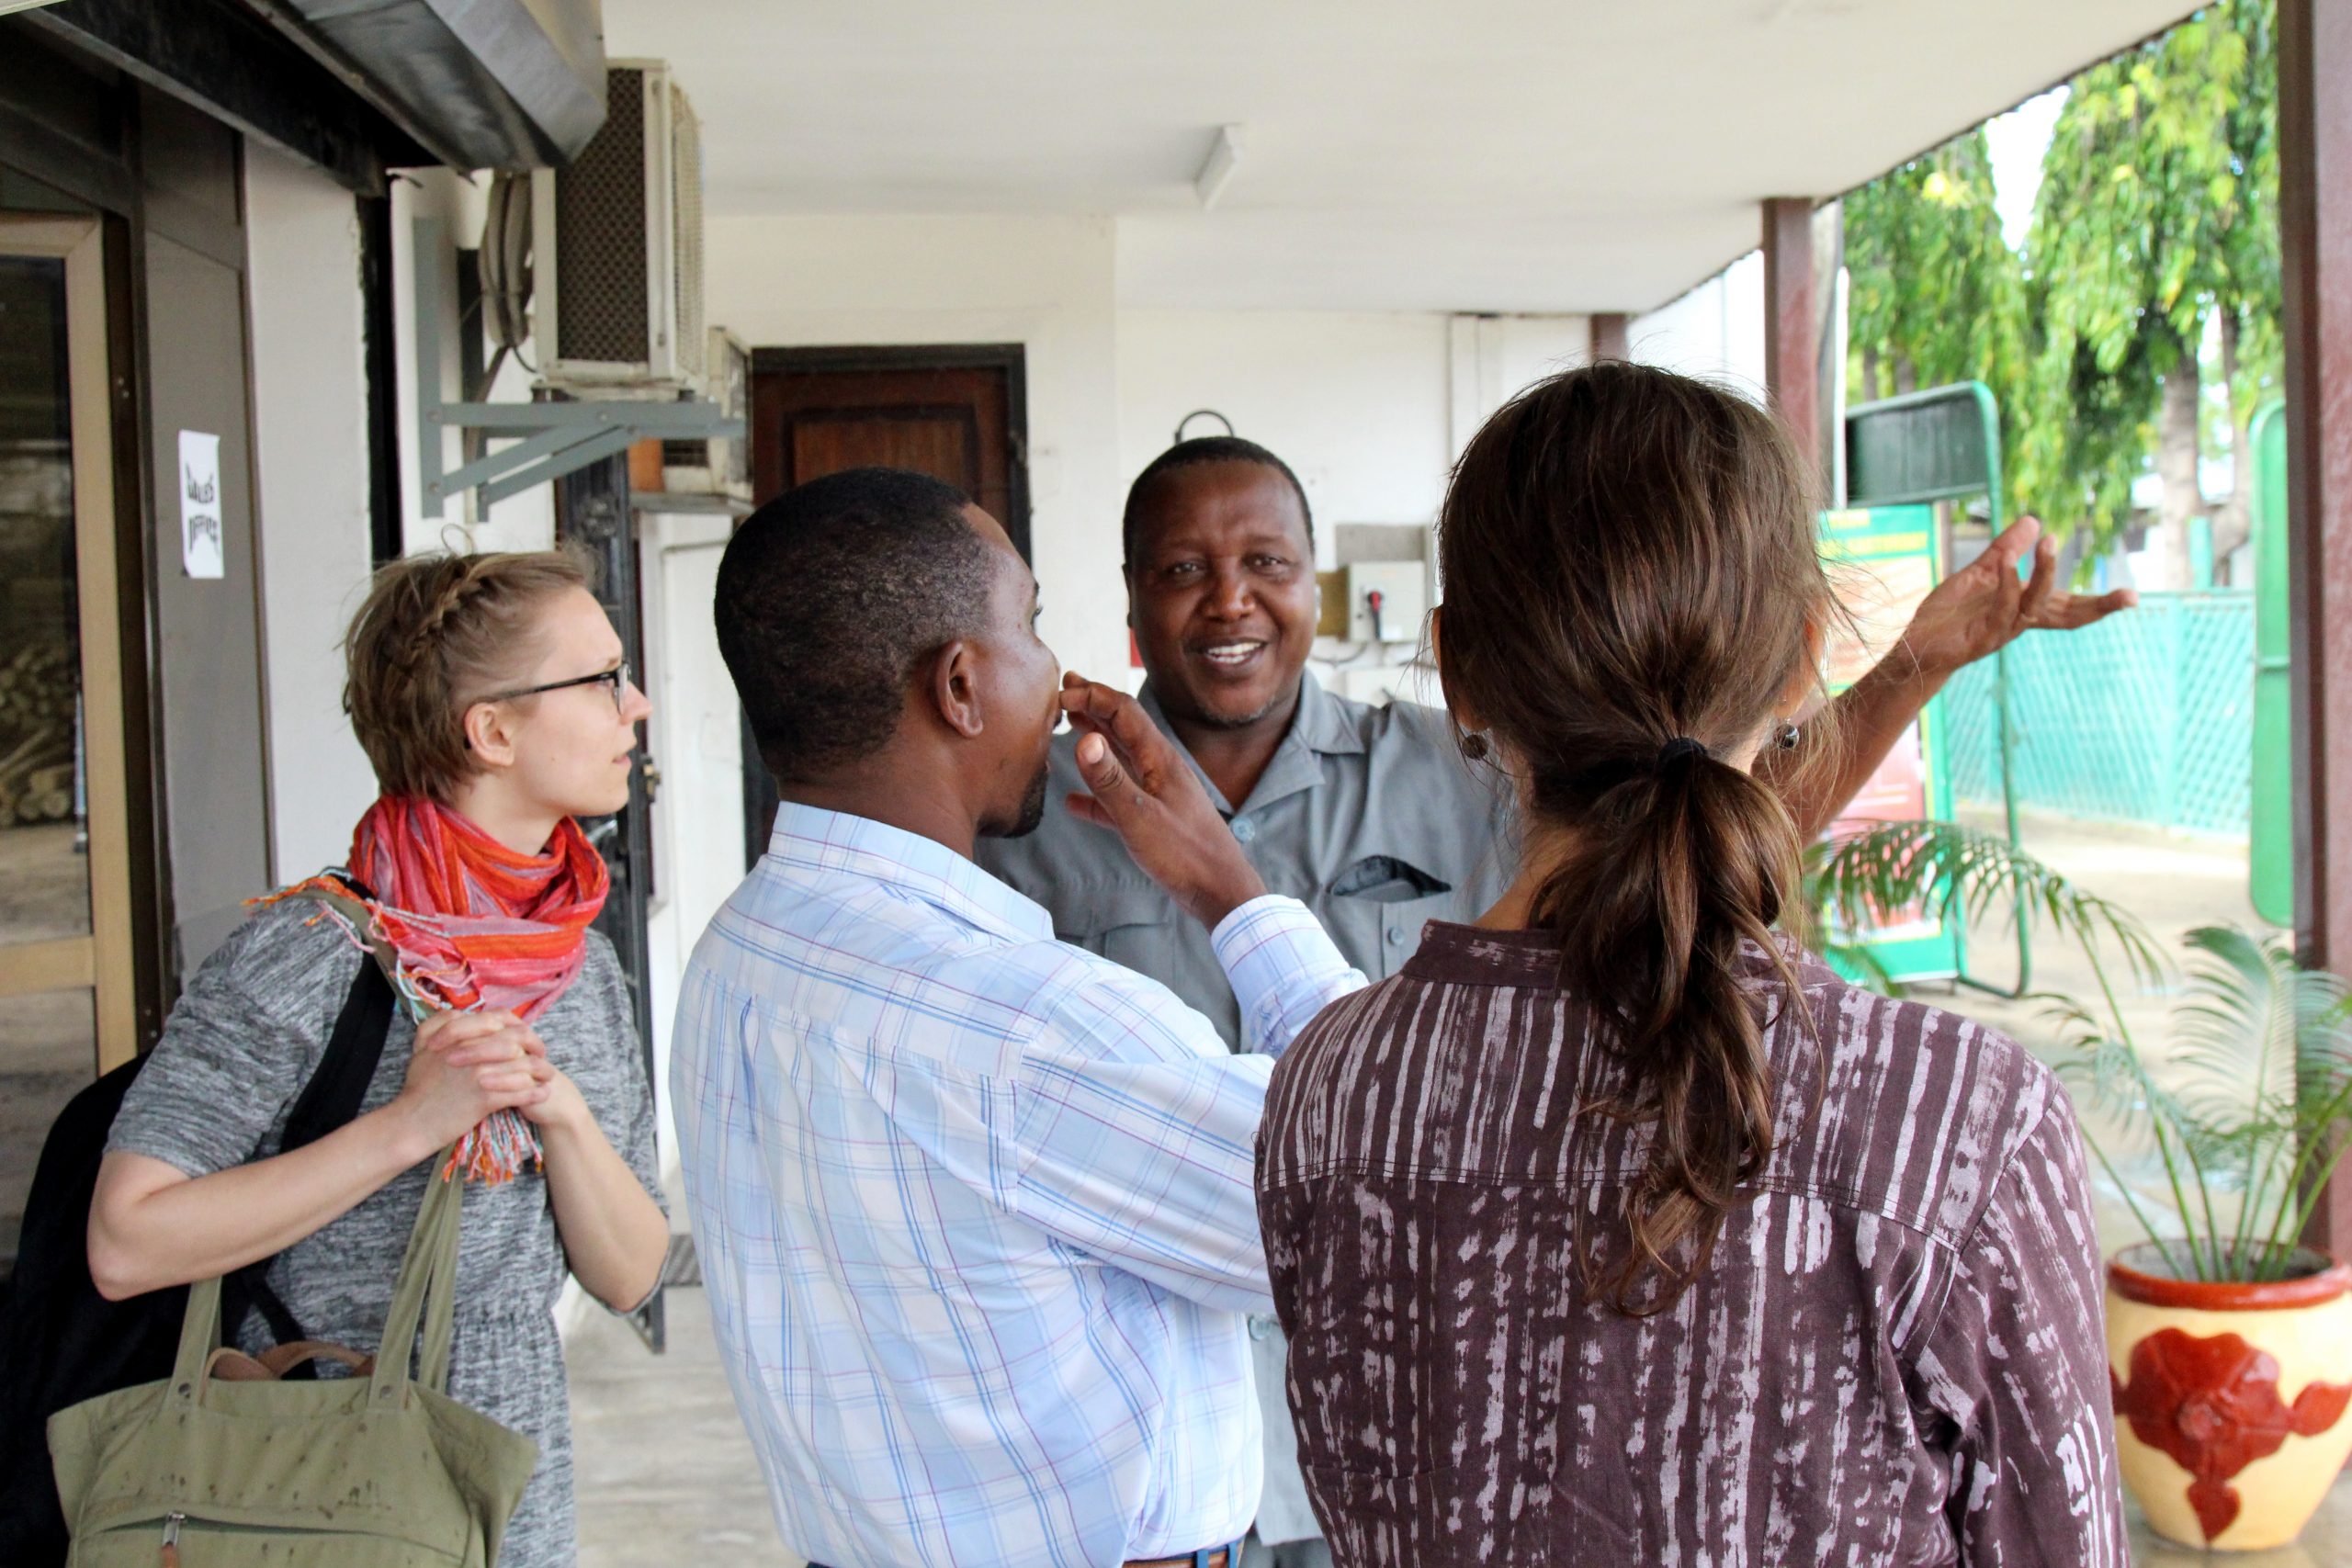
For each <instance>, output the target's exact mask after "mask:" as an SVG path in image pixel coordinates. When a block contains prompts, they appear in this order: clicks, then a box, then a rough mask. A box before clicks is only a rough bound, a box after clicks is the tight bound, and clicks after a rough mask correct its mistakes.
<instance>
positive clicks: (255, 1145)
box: [89, 552, 669, 1568]
mask: <svg viewBox="0 0 2352 1568" xmlns="http://www.w3.org/2000/svg"><path fill="white" fill-rule="evenodd" d="M587 583H588V577H587V572H586V570H585V569H584V567H583V565H582V563H581V561H579V560H578V559H576V558H573V557H572V556H570V555H567V554H564V553H561V552H547V553H540V554H528V555H480V556H469V557H453V556H439V557H422V558H413V559H409V560H403V561H400V562H397V563H395V564H393V565H391V566H388V567H386V568H384V569H383V570H381V571H380V572H379V573H378V575H377V578H376V581H375V584H374V587H373V589H372V591H371V592H369V594H368V599H367V602H366V603H365V604H363V605H362V606H361V607H360V610H359V613H358V615H357V616H356V618H355V619H354V621H353V622H352V626H351V630H350V633H349V635H348V637H346V639H345V649H344V651H345V659H346V661H347V665H348V671H347V678H346V684H345V689H344V704H345V708H346V709H347V710H348V711H349V713H350V715H351V721H352V727H353V728H354V730H355V731H356V733H357V735H358V738H359V743H360V745H361V746H362V747H363V748H364V749H365V750H367V753H368V760H369V761H371V762H372V763H373V764H374V765H375V769H376V775H377V780H378V783H379V786H380V787H381V789H382V791H383V794H382V796H381V798H379V800H378V801H377V802H376V803H375V805H374V806H372V807H369V808H368V812H367V814H366V815H365V816H363V817H362V818H360V820H359V823H358V827H357V829H356V832H355V833H354V835H353V840H352V847H351V860H350V863H349V865H348V867H345V868H337V869H335V870H333V871H330V872H328V873H326V874H322V875H321V876H319V877H315V878H312V879H311V880H310V881H308V882H306V883H302V884H300V885H298V886H295V887H293V888H289V889H288V890H286V891H285V892H284V893H281V894H279V895H277V896H276V897H272V898H269V899H266V900H263V901H262V902H261V904H260V906H259V907H258V908H257V909H256V911H255V912H254V915H253V916H252V917H251V918H250V919H247V920H246V922H245V923H244V924H243V926H242V927H240V928H239V929H238V930H237V931H236V932H235V933H234V934H233V935H232V936H231V937H230V939H229V940H228V941H227V942H225V943H224V944H223V945H222V946H221V947H220V951H219V952H217V953H214V954H213V955H212V956H211V957H210V958H209V959H208V960H207V961H206V963H205V964H204V965H203V967H202V969H201V970H199V971H198V974H197V976H196V977H195V978H194V980H193V981H191V982H190V984H189V985H188V987H187V990H186V991H185V992H184V993H183V994H182V996H181V998H180V999H179V1001H178V1003H177V1005H176V1006H175V1007H174V1009H173V1010H172V1014H171V1017H170V1018H169V1020H168V1021H166V1022H165V1024H164V1032H163V1037H162V1039H161V1040H160V1041H159V1042H158V1043H157V1044H156V1046H155V1049H154V1052H153V1055H152V1056H151V1057H150V1058H149V1060H148V1063H147V1065H146V1066H145V1067H144V1068H143V1069H142V1070H141V1073H140V1076H139V1077H138V1078H137V1080H136V1081H135V1082H134V1083H133V1084H132V1086H131V1088H130V1093H129V1095H128V1096H127V1097H126V1099H125V1100H124V1101H123V1106H122V1110H121V1111H120V1112H119V1115H118V1116H117V1118H116V1120H115V1123H114V1128H113V1132H112V1134H111V1135H110V1137H109V1138H108V1140H107V1155H106V1158H105V1162H104V1164H103V1165H102V1166H101V1168H100V1170H99V1177H98V1187H97V1192H96V1197H95V1199H94V1200H93V1201H92V1204H91V1212H90V1234H89V1258H90V1268H91V1273H92V1277H93V1279H94V1280H96V1283H97V1285H98V1287H99V1289H100V1290H101V1291H102V1292H105V1293H106V1294H107V1295H108V1296H110V1297H115V1298H117V1299H119V1298H121V1297H124V1296H129V1295H133V1294H136V1293H138V1292H144V1291H152V1290H157V1289H160V1288H162V1287H164V1286H167V1285H175V1284H179V1283H183V1282H185V1281H188V1280H200V1279H206V1278H209V1277H210V1276H213V1275H216V1274H225V1273H228V1272H230V1271H231V1270H234V1269H243V1268H244V1267H245V1266H246V1265H249V1264H253V1263H254V1262H256V1261H257V1260H260V1259H266V1258H274V1261H273V1262H271V1263H270V1264H269V1266H268V1269H267V1273H266V1284H267V1287H268V1290H269V1292H271V1293H273V1294H274V1295H275V1296H276V1298H277V1301H278V1302H279V1303H282V1304H283V1307H284V1309H285V1312H286V1314H288V1315H290V1317H291V1318H292V1320H293V1322H294V1323H295V1324H296V1325H299V1328H300V1333H301V1334H302V1335H303V1336H305V1337H310V1338H313V1339H322V1340H326V1341H329V1342H331V1343H334V1344H339V1345H345V1346H357V1347H361V1348H366V1347H370V1346H373V1345H375V1344H376V1343H377V1342H378V1341H379V1339H380V1338H381V1337H382V1334H383V1325H384V1318H385V1314H386V1312H387V1310H388V1308H389V1306H390V1297H391V1290H392V1282H393V1278H394V1275H395V1274H396V1272H397V1271H398V1269H399V1268H400V1261H401V1252H402V1249H403V1248H404V1247H405V1246H406V1244H407V1241H408V1235H409V1230H410V1226H411V1225H412V1224H413V1222H414V1221H415V1218H416V1214H417V1211H418V1208H419V1205H420V1203H421V1202H422V1201H423V1198H424V1191H425V1184H426V1182H427V1181H428V1180H435V1179H461V1180H464V1181H466V1182H467V1183H468V1184H469V1186H468V1190H467V1191H466V1193H465V1194H464V1199H463V1207H462V1211H461V1213H462V1216H463V1217H462V1220H461V1223H460V1226H459V1237H460V1241H459V1257H458V1283H457V1292H458V1305H457V1324H456V1336H455V1339H454V1343H453V1346H452V1351H451V1360H450V1373H449V1393H451V1394H452V1395H453V1396H455V1397H456V1398H457V1399H458V1400H459V1401H461V1402H462V1403H464V1404H469V1405H471V1406H472V1407H473V1408H475V1409H477V1410H479V1411H481V1412H482V1413H483V1414H485V1415H487V1416H491V1417H492V1418H493V1419H495V1420H497V1421H499V1422H501V1423H503V1425H505V1426H507V1427H512V1428H514V1429H515V1430H517V1431H520V1432H522V1433H524V1434H526V1436H529V1437H531V1438H534V1439H536V1440H537V1443H538V1447H539V1458H538V1467H537V1470H536V1471H535V1472H534V1473H533V1475H532V1477H531V1481H530V1484H529V1486H528V1487H527V1488H526V1490H525V1492H524V1494H523V1499H522V1502H521V1504H520V1506H518V1507H517V1508H516V1510H515V1515H514V1517H513V1518H512V1520H511V1521H510V1522H509V1524H508V1527H507V1531H506V1535H505V1540H504V1544H503V1548H502V1550H501V1552H500V1556H499V1562H500V1564H501V1565H502V1568H556V1565H560V1564H568V1563H570V1562H572V1560H573V1557H574V1548H573V1540H572V1535H573V1532H572V1498H571V1425H570V1417H569V1414H568V1407H567V1404H566V1400H565V1391H564V1372H563V1353H562V1347H561V1345H560V1343H559V1341H558V1339H557V1336H556V1325H555V1319H554V1314H553V1308H554V1305H555V1302H556V1298H557V1296H558V1294H559V1292H560V1290H561V1288H562V1284H563V1280H564V1276H565V1274H566V1273H567V1272H570V1273H571V1274H573V1275H576V1276H577V1277H578V1278H579V1280H580V1281H581V1283H582V1286H584V1287H585V1288H586V1289H587V1290H588V1291H589V1292H591V1293H592V1294H594V1295H595V1296H596V1297H598V1298H599V1299H600V1300H602V1301H603V1302H604V1303H605V1304H606V1305H608V1306H610V1307H612V1308H614V1309H615V1310H627V1309H629V1308H632V1307H635V1306H636V1305H638V1304H639V1303H641V1302H642V1301H643V1300H644V1299H645V1298H646V1297H647V1296H648V1295H650V1293H651V1292H652V1291H653V1288H654V1285H655V1283H656V1282H657V1280H659V1278H660V1274H661V1269H662V1259H663V1257H664V1255H665V1253H666V1251H667V1247H668V1240H669V1237H668V1224H667V1221H666V1220H665V1219H664V1217H663V1215H662V1209H661V1206H660V1204H659V1202H658V1201H657V1200H656V1198H655V1196H654V1194H655V1193H656V1192H657V1191H658V1185H657V1176H656V1169H655V1165H654V1153H653V1102H652V1097H651V1094H650V1090H649V1089H648V1086H647V1083H646V1078H645V1071H644V1066H643V1059H642V1056H641V1054H640V1052H641V1046H640V1043H639V1040H638V1038H637V1033H636V1028H635V1022H634V1019H635V1013H634V1010H632V1008H631V1006H630V1003H629V998H628V987H627V984H626V982H625V980H624V978H623V976H622V973H621V969H620V965H619V963H618V961H617V960H616V957H615V955H614V953H613V949H612V945H611V943H610V942H607V941H606V940H605V937H604V936H603V934H602V933H600V932H597V931H591V930H589V923H590V922H591V921H592V920H594V919H595V918H596V914H597V911H598V910H599V909H600V908H602V907H603V905H604V900H605V890H606V887H605V864H604V862H603V860H602V858H601V857H599V855H598V854H597V852H596V851H595V850H594V847H593V846H591V845H590V844H589V842H588V840H587V839H586V837H585V835H584V834H583V833H582V831H581V829H580V825H579V823H578V822H577V821H576V820H575V818H580V817H587V816H602V815H605V814H608V813H610V812H613V811H616V810H618V809H619V808H620V807H622V806H623V805H624V804H626V803H627V801H628V776H629V767H630V753H631V752H632V750H634V748H635V745H636V739H637V736H636V726H637V724H638V721H639V720H640V719H642V718H643V717H644V716H646V714H647V712H648V711H649V709H650V705H649V704H648V703H647V702H646V700H645V695H644V694H643V693H642V692H639V690H638V689H637V688H636V687H635V686H634V685H633V684H631V683H630V681H629V672H628V665H627V664H626V663H624V662H623V661H622V657H621V654H622V650H621V642H620V639H619V637H617V636H616V635H615V634H614V631H613V628H612V626H611V623H610V622H609V621H608V620H607V619H606V618H605V613H604V611H603V609H602V608H601V607H600V606H599V605H598V604H597V603H596V600H595V599H594V596H593V595H592V594H591V593H590V592H588V588H587ZM379 962H382V963H384V964H385V965H386V967H387V968H388V969H389V970H390V977H391V981H392V985H393V987H394V990H395V991H396V993H397V998H398V1001H399V1003H400V1005H399V1006H398V1007H396V1008H395V1009H394V1010H393V1011H392V1021H391V1024H390V1032H389V1033H388V1034H386V1035H384V1036H383V1050H382V1055H381V1056H380V1058H379V1059H378V1061H377V1064H376V1068H375V1073H374V1077H373V1078H372V1080H371V1081H370V1082H369V1083H368V1089H367V1091H366V1093H365V1094H364V1096H362V1097H361V1099H360V1101H359V1112H358V1114H357V1115H356V1117H355V1118H354V1119H353V1120H351V1121H349V1122H346V1123H345V1124H344V1125H342V1126H341V1127H340V1128H338V1129H337V1130H335V1131H333V1132H331V1133H328V1134H325V1135H323V1136H321V1137H319V1138H317V1139H316V1140H315V1141H313V1142H310V1143H307V1144H303V1145H301V1146H299V1147H295V1148H291V1149H288V1148H286V1147H285V1146H284V1145H285V1143H286V1134H287V1126H288V1117H289V1113H290V1112H291V1111H292V1109H293V1106H294V1103H295V1100H296V1097H297V1096H298V1095H299V1094H300V1092H301V1091H302V1089H303V1088H304V1086H305V1085H306V1084H307V1083H308V1082H309V1081H310V1079H311V1076H312V1073H313V1071H314V1070H315V1069H316V1068H317V1067H318V1066H319V1064H320V1061H321V1059H322V1056H323V1055H324V1054H325V1052H326V1048H327V1045H328V1042H329V1038H330V1036H331V1035H332V1033H333V1032H334V1027H335V1024H336V1021H337V1019H338V1017H339V1015H341V1014H342V1013H343V1011H344V1009H345V999H346V997H347V996H352V995H356V989H355V985H354V982H355V979H356V977H357V976H358V974H359V969H360V966H361V965H362V964H374V963H379ZM369 1044H370V1045H371V1046H372V1044H373V1042H372V1041H371V1042H369ZM445 1151H450V1152H449V1153H447V1154H446V1155H445ZM273 1337H274V1336H273V1335H272V1334H271V1332H270V1329H269V1325H267V1324H266V1323H265V1322H263V1321H261V1320H260V1319H259V1318H258V1317H255V1318H254V1319H252V1320H249V1321H248V1322H247V1323H246V1324H245V1325H244V1327H243V1330H242V1333H241V1338H242V1340H243V1348H245V1349H247V1350H248V1351H257V1350H259V1349H261V1348H265V1347H266V1346H267V1345H268V1344H269V1343H270V1342H271V1340H272V1338H273Z"/></svg>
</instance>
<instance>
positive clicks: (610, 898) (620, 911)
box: [555, 451, 668, 1354]
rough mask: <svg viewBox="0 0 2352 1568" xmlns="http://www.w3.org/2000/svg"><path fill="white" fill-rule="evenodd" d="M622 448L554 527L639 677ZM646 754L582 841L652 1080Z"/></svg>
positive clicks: (658, 1345) (591, 472)
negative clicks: (601, 891)
mask: <svg viewBox="0 0 2352 1568" xmlns="http://www.w3.org/2000/svg"><path fill="white" fill-rule="evenodd" d="M628 468H629V464H628V453H627V452H625V451H624V452H616V453H613V454H612V455H610V456H608V457H604V458H602V459H600V460H598V461H596V462H594V463H591V464H589V465H588V466H587V467H586V468H581V469H578V470H577V471H575V472H573V473H570V474H567V475H565V476H564V477H563V478H561V479H557V480H556V481H555V518H556V532H557V533H558V534H559V535H560V536H562V537H563V538H565V539H567V540H570V541H572V542H574V543H576V544H579V545H582V546H583V547H586V549H587V551H588V553H589V554H590V555H592V556H594V558H595V560H596V567H597V572H596V588H595V592H596V602H597V603H598V604H602V605H603V606H604V607H605V615H608V616H610V617H611V618H612V623H613V630H614V631H616V632H617V633H618V634H619V635H620V639H621V656H622V657H623V658H624V659H626V660H628V664H629V668H630V669H631V670H632V671H636V672H637V679H639V680H640V681H642V680H643V679H645V674H644V671H645V628H644V619H643V616H642V615H640V613H639V600H638V588H637V528H636V525H635V512H634V509H633V508H632V506H631V504H630V499H629V483H628ZM649 761H650V759H649V758H647V756H646V754H645V750H644V748H643V747H642V746H640V747H639V750H638V753H637V757H636V760H635V761H633V762H631V764H630V766H629V773H628V805H627V806H625V807H621V809H620V811H619V813H618V814H617V815H616V816H612V817H607V818H600V819H596V820H592V821H588V822H583V823H582V827H584V828H585V829H587V830H588V841H589V842H590V843H592V844H594V845H595V846H596V850H597V852H598V853H600V854H602V855H603V856H604V857H605V869H606V870H607V871H608V872H610V873H611V874H612V884H611V887H610V889H609V890H608V891H607V892H606V893H605V907H604V908H603V910H602V911H601V912H599V913H598V915H597V916H596V921H595V927H596V930H598V931H602V932H604V933H605V936H606V937H608V938H610V939H611V941H612V943H613V948H614V950H615V951H616V953H619V955H620V961H621V969H622V971H623V972H624V973H625V974H626V975H627V976H628V990H629V1002H630V1005H631V1008H632V1010H634V1012H635V1014H636V1017H635V1019H634V1020H633V1022H634V1023H635V1024H636V1027H637V1037H638V1041H639V1048H640V1049H641V1051H642V1052H643V1054H644V1060H645V1076H646V1081H647V1082H648V1083H650V1082H652V1081H653V975H652V953H651V950H650V945H649V943H648V941H647V931H646V922H647V919H648V918H649V915H650V909H649V908H648V900H649V899H650V897H651V895H652V892H653V833H652V827H651V820H652V809H653V793H652V789H651V781H650V780H649V779H648V778H647V777H646V768H647V765H648V762H649ZM662 1299H663V1298H662V1291H661V1289H660V1288H659V1287H656V1288H655V1290H654V1292H653V1294H652V1295H650V1296H649V1297H648V1298H646V1302H645V1304H644V1305H643V1306H641V1307H639V1309H638V1310H637V1311H636V1312H635V1313H633V1314H630V1319H629V1321H630V1323H631V1325H633V1326H634V1327H635V1328H636V1329H637V1331H638V1333H639V1335H640V1336H641V1337H643V1338H644V1340H645V1342H646V1344H647V1345H648V1346H649V1347H650V1348H652V1349H653V1350H654V1351H655V1352H656V1353H657V1354H658V1353H660V1352H661V1351H662V1348H664V1346H665V1344H666V1342H667V1335H668V1326H667V1325H668V1320H667V1318H666V1317H665V1316H664V1315H663V1307H662Z"/></svg>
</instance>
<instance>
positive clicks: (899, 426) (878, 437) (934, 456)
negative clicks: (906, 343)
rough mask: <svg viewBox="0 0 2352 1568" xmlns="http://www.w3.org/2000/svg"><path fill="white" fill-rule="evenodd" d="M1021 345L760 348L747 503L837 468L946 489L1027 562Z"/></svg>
mask: <svg viewBox="0 0 2352 1568" xmlns="http://www.w3.org/2000/svg"><path fill="white" fill-rule="evenodd" d="M1022 405H1023V376H1022V351H1021V347H1020V345H1019V344H1007V345H994V344H983V345H978V346H963V345H956V346H947V347H939V348H802V349H761V350H759V351H757V352H756V353H754V354H753V355H752V500H753V501H754V502H764V501H766V500H768V499H769V498H771V497H773V496H776V495H780V494H782V493H783V492H784V491H787V490H790V489H791V488H792V487H793V486H794V485H797V484H804V483H806V482H807V481H809V480H810V479H821V478H822V477H823V476H825V475H827V474H832V473H839V472H840V471H841V470H842V469H843V468H868V467H876V466H879V467H884V468H912V469H914V470H916V471H917V472H918V473H925V474H929V475H931V476H932V477H933V478H934V479H944V480H946V481H947V482H948V483H949V484H952V485H954V486H955V487H956V489H958V490H960V491H963V492H964V493H965V494H967V495H968V496H970V497H971V498H972V499H973V500H974V501H975V502H978V503H979V505H980V506H981V507H982V508H983V509H984V510H986V511H987V512H988V513H989V515H990V516H992V517H994V518H995V519H996V520H997V521H998V522H1000V523H1001V524H1003V525H1004V531H1005V532H1006V533H1007V534H1010V535H1011V536H1012V542H1013V545H1014V547H1016V548H1018V549H1019V550H1020V551H1021V553H1022V554H1023V556H1026V555H1027V554H1028V553H1029V479H1028V464H1027V461H1026V457H1025V452H1024V448H1025V446H1026V442H1027V426H1028V421H1027V417H1026V413H1025V411H1024V410H1023V406H1022Z"/></svg>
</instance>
